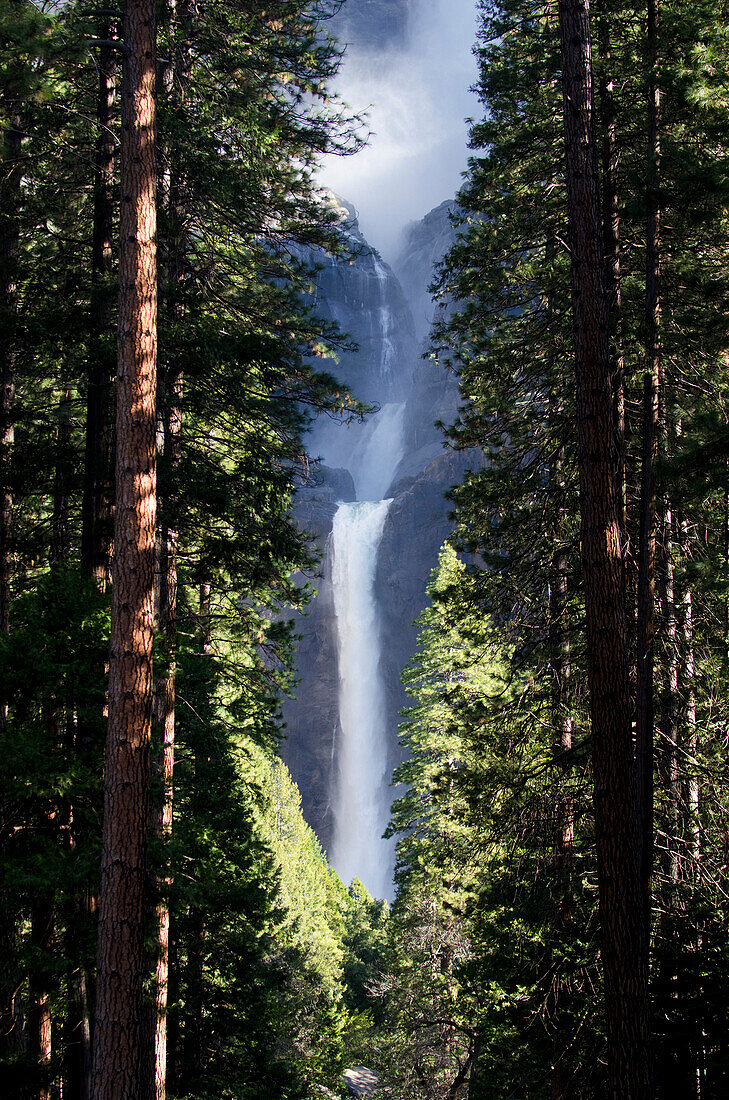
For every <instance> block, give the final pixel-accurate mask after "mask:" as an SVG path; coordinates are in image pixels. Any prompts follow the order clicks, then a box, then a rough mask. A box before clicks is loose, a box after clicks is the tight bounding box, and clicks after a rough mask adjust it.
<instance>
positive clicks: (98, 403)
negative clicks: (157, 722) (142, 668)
mask: <svg viewBox="0 0 729 1100" xmlns="http://www.w3.org/2000/svg"><path fill="white" fill-rule="evenodd" d="M98 33H99V37H100V39H101V40H102V41H106V42H108V41H110V40H111V37H112V34H113V26H112V23H111V21H110V19H108V18H106V19H102V20H101V21H100V23H99V28H98ZM116 70H117V63H116V55H115V51H114V50H113V48H112V47H111V46H102V47H101V49H100V51H99V64H98V78H99V83H98V92H97V106H96V120H97V126H98V137H97V140H96V158H95V164H94V168H95V175H94V228H93V239H92V246H91V272H92V293H91V340H90V349H89V367H88V394H87V400H86V450H85V456H84V494H83V504H82V530H81V564H82V567H83V568H84V569H86V570H87V571H88V572H89V573H91V574H92V575H93V577H94V579H95V580H96V583H97V585H98V586H99V589H100V590H101V591H102V592H103V591H104V590H105V589H106V585H107V581H108V578H109V567H110V560H111V516H112V511H113V502H112V484H111V482H112V451H113V435H114V433H113V424H112V394H113V384H114V382H113V378H114V352H113V344H112V340H111V334H112V331H113V329H112V325H113V312H114V304H113V288H112V286H111V275H112V271H113V265H114V258H113V250H112V236H113V225H114V213H113V195H112V189H113V186H114V149H115V143H114V134H113V132H112V130H111V122H112V113H113V109H114V99H115V88H116Z"/></svg>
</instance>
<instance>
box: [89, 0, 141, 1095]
mask: <svg viewBox="0 0 729 1100" xmlns="http://www.w3.org/2000/svg"><path fill="white" fill-rule="evenodd" d="M124 42H125V47H126V51H125V60H124V65H123V79H122V148H121V218H120V227H119V239H120V241H119V243H120V247H119V329H118V379H117V415H116V503H115V524H114V563H113V587H112V623H111V654H110V669H109V727H108V736H107V747H106V773H105V784H104V829H103V843H102V862H101V892H100V901H99V948H98V966H97V974H98V979H97V994H96V1014H95V1029H94V1066H93V1079H92V1095H93V1098H94V1100H137V1097H138V1095H139V1073H140V1065H139V1054H140V1045H141V1017H142V972H143V968H144V940H143V934H142V926H143V893H144V878H145V851H146V837H147V825H148V821H147V817H148V781H149V744H150V733H151V718H152V694H153V676H152V635H153V588H154V545H155V523H156V449H155V425H156V386H157V379H156V357H157V279H156V207H155V162H154V140H155V4H154V3H153V2H152V0H128V2H127V7H126V11H125V16H124Z"/></svg>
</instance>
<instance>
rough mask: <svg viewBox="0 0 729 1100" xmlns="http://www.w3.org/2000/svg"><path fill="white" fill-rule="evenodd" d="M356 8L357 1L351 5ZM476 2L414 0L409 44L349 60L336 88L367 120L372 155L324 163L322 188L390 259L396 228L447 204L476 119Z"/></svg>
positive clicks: (353, 50) (351, 53)
mask: <svg viewBox="0 0 729 1100" xmlns="http://www.w3.org/2000/svg"><path fill="white" fill-rule="evenodd" d="M349 2H350V3H356V2H357V0H349ZM475 38H476V9H475V0H410V4H409V11H408V29H407V38H406V43H405V45H404V46H402V47H399V48H398V47H390V48H389V49H386V50H375V49H372V48H368V49H362V48H358V46H357V43H356V42H354V43H353V44H352V45H350V46H349V47H348V48H347V53H346V56H345V59H344V62H343V65H342V70H341V72H340V75H339V77H338V80H337V83H336V88H337V91H338V92H339V94H340V95H341V96H342V98H343V99H344V100H345V101H346V102H347V103H348V104H349V106H350V107H352V108H353V110H355V111H357V112H361V113H365V114H366V116H367V128H368V129H369V130H370V131H371V132H372V136H371V137H370V141H369V145H368V146H367V148H365V149H363V150H362V151H361V152H359V153H357V154H356V155H354V156H351V157H328V158H326V161H325V163H324V164H323V165H322V170H321V173H320V179H321V181H322V183H323V184H324V185H325V186H326V187H330V188H331V189H332V190H333V191H335V192H336V193H337V194H338V195H340V196H341V197H342V198H344V199H346V200H347V201H348V202H351V203H353V204H354V206H355V207H356V209H357V211H358V213H359V222H360V227H361V229H362V232H363V233H364V235H365V237H366V238H367V240H368V241H369V243H370V244H372V245H374V246H375V247H376V248H377V249H379V251H380V252H382V254H383V255H384V257H385V258H386V259H391V258H392V257H393V253H394V252H395V251H396V249H397V244H398V239H399V235H400V231H401V230H402V228H403V227H404V226H405V225H406V224H407V223H408V222H410V221H415V220H418V219H420V218H422V217H423V215H424V214H426V213H427V212H428V211H429V210H431V209H432V208H433V207H434V206H437V205H438V204H439V203H441V202H442V201H443V200H444V199H448V198H452V197H453V195H454V194H455V192H456V191H457V189H458V187H459V186H460V183H461V174H462V172H463V171H464V169H465V167H466V159H467V155H468V153H467V141H468V126H467V124H466V122H465V119H466V118H467V117H469V116H473V115H475V114H476V109H477V103H476V98H475V96H474V95H473V93H472V92H470V90H469V89H470V86H471V85H472V84H473V83H474V81H475V78H476V60H475V58H474V56H473V52H472V51H473V44H474V42H475Z"/></svg>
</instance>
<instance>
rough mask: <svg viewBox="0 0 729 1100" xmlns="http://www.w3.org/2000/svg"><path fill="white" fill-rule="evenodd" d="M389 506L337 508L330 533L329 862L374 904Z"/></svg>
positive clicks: (384, 870) (382, 852)
mask: <svg viewBox="0 0 729 1100" xmlns="http://www.w3.org/2000/svg"><path fill="white" fill-rule="evenodd" d="M390 504H391V501H390V500H377V501H362V502H358V503H355V504H340V506H339V508H338V510H337V512H336V515H335V516H334V526H333V529H332V555H333V558H332V584H333V589H334V610H335V615H336V621H337V634H338V639H339V721H340V726H341V731H342V736H341V741H340V744H339V746H338V748H339V751H338V754H337V755H338V769H337V785H336V790H335V792H334V799H333V812H334V840H333V844H332V852H331V860H332V864H333V865H334V867H335V868H336V870H337V873H338V874H339V876H340V878H341V879H342V880H343V882H351V881H352V879H353V878H354V877H355V876H357V877H358V878H359V879H361V881H362V882H364V884H365V886H366V887H367V889H368V890H369V891H370V893H372V894H373V896H374V897H379V898H383V897H388V896H389V895H390V894H391V891H392V858H393V843H392V842H388V841H384V840H382V834H383V832H384V830H385V828H386V827H387V823H388V820H389V815H390V799H389V792H388V778H389V777H388V775H387V767H388V753H387V738H386V729H385V726H386V708H385V694H384V688H383V682H382V675H381V672H380V649H381V646H380V630H379V622H378V615H377V605H376V601H375V590H374V586H375V569H376V565H377V551H378V549H379V545H380V540H381V538H382V531H383V527H384V524H385V518H386V516H387V511H388V509H389V507H390Z"/></svg>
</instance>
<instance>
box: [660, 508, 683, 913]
mask: <svg viewBox="0 0 729 1100" xmlns="http://www.w3.org/2000/svg"><path fill="white" fill-rule="evenodd" d="M662 527H663V538H662V546H661V557H662V566H661V569H660V575H661V585H660V589H661V629H662V633H663V635H664V637H665V657H664V660H663V663H662V664H663V667H662V673H663V687H662V691H661V726H660V729H661V739H662V742H663V745H664V751H665V752H666V753H667V757H668V767H667V768H666V769H665V771H666V773H667V780H668V810H669V820H668V823H667V825H668V828H670V830H671V835H670V836H668V837H667V862H668V865H667V867H666V871H667V876H668V880H669V882H670V883H671V886H672V887H675V886H677V885H678V882H679V880H680V878H681V866H680V864H681V854H680V853H681V846H682V837H681V789H680V761H679V743H678V624H677V621H676V592H675V589H676V585H675V567H674V561H673V552H674V547H673V513H672V509H671V506H670V504H669V503H668V502H666V506H665V508H664V509H663V520H662ZM669 905H670V902H669Z"/></svg>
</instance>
